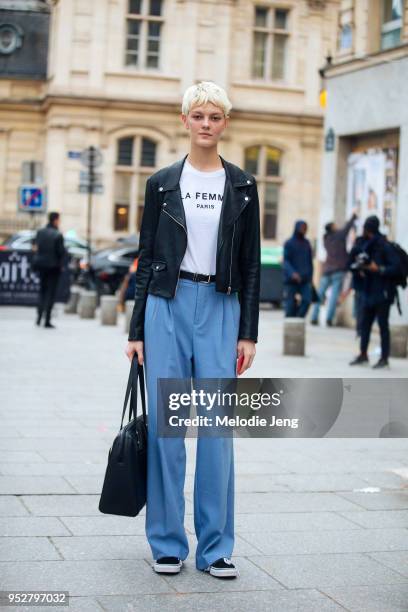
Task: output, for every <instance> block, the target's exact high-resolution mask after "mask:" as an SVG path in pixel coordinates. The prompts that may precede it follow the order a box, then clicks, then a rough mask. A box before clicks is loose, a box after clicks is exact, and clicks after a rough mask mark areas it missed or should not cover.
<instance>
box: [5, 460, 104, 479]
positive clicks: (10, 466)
mask: <svg viewBox="0 0 408 612" xmlns="http://www.w3.org/2000/svg"><path fill="white" fill-rule="evenodd" d="M105 470H106V463H79V462H72V463H48V462H46V461H43V462H42V463H3V464H2V466H1V473H2V475H3V476H24V475H27V476H28V475H30V476H65V477H69V476H78V475H80V476H90V475H98V476H103V475H104V474H105Z"/></svg>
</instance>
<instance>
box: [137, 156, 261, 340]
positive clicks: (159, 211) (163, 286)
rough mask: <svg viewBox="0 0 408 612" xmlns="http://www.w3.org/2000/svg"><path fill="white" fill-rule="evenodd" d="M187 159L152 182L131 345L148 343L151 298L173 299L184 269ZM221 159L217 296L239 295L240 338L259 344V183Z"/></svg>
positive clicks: (143, 228) (142, 235)
mask: <svg viewBox="0 0 408 612" xmlns="http://www.w3.org/2000/svg"><path fill="white" fill-rule="evenodd" d="M186 157H187V155H186V156H185V157H184V158H183V159H180V160H179V161H177V162H175V163H174V164H172V165H171V166H167V167H166V168H162V169H161V170H159V171H158V172H156V173H155V174H153V175H152V176H151V177H150V178H149V179H148V180H147V184H146V195H145V208H144V212H143V218H142V225H141V230H140V244H139V259H138V267H137V273H136V291H135V304H134V307H133V313H132V318H131V321H130V330H129V337H128V339H129V340H144V313H145V307H146V300H147V294H148V293H152V294H153V295H158V296H161V297H165V298H173V297H174V296H175V294H176V291H177V284H178V279H179V272H180V266H181V262H182V260H183V257H184V253H185V251H186V248H187V226H186V218H185V213H184V206H183V201H182V199H181V192H180V185H179V181H180V176H181V172H182V169H183V165H184V162H185V159H186ZM220 159H221V161H222V164H223V166H224V169H225V190H224V197H223V201H222V208H221V215H220V222H219V228H218V238H217V259H216V281H215V283H216V291H220V292H222V293H227V294H230V293H234V292H235V291H238V292H239V293H238V296H239V300H240V305H241V320H240V326H239V336H238V337H239V339H244V338H246V339H251V340H254V341H255V342H257V340H258V318H259V288H260V262H261V256H260V224H259V201H258V191H257V187H256V181H255V179H254V177H253V176H252V175H251V174H249V173H248V172H244V171H243V170H241V169H240V168H239V167H238V166H236V165H234V164H232V163H230V162H227V161H226V160H225V159H223V158H222V157H221V156H220ZM203 239H204V240H205V236H204V237H203ZM197 272H200V271H199V270H197Z"/></svg>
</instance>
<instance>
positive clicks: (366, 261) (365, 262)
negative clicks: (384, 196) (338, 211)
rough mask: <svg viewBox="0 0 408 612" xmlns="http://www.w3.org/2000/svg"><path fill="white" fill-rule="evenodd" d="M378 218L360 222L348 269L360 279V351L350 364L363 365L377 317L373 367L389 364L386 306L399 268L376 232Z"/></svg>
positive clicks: (389, 302) (385, 241)
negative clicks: (377, 354)
mask: <svg viewBox="0 0 408 612" xmlns="http://www.w3.org/2000/svg"><path fill="white" fill-rule="evenodd" d="M379 228H380V221H379V219H378V217H377V216H375V215H373V216H370V217H367V219H366V221H365V223H364V231H363V238H364V241H363V242H361V244H360V248H359V249H357V248H356V249H355V257H354V262H353V263H352V264H351V269H352V270H353V271H354V273H355V274H357V275H358V277H359V278H360V279H361V281H362V283H361V321H360V325H361V337H360V354H359V355H358V356H357V357H356V358H355V359H353V360H352V361H351V362H350V365H364V364H367V363H368V362H369V359H368V354H367V350H368V345H369V342H370V334H371V328H372V326H373V323H374V321H375V320H376V319H377V322H378V326H379V328H380V336H381V357H380V359H379V361H378V362H377V363H376V364H375V365H374V366H373V367H374V368H386V367H389V363H388V357H389V353H390V329H389V322H388V319H389V314H390V306H391V304H392V303H393V301H394V299H395V296H396V284H395V277H396V276H397V275H398V272H399V269H400V262H399V259H398V256H397V254H396V253H395V250H394V249H393V247H392V246H391V245H390V243H389V242H388V241H387V239H386V237H385V236H384V235H383V234H381V233H380V231H379Z"/></svg>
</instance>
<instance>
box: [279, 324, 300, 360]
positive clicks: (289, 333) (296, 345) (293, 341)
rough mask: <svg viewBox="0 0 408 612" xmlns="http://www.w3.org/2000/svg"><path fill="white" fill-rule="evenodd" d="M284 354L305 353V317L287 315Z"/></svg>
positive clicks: (284, 330)
mask: <svg viewBox="0 0 408 612" xmlns="http://www.w3.org/2000/svg"><path fill="white" fill-rule="evenodd" d="M283 354H284V355H302V356H303V355H304V354H305V319H301V318H299V317H286V318H284V320H283Z"/></svg>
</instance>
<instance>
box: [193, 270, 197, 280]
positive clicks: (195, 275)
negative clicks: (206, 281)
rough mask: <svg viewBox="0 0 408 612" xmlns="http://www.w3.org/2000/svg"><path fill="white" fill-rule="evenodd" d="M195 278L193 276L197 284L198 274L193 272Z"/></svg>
mask: <svg viewBox="0 0 408 612" xmlns="http://www.w3.org/2000/svg"><path fill="white" fill-rule="evenodd" d="M193 274H194V276H193V281H195V282H197V272H193Z"/></svg>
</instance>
